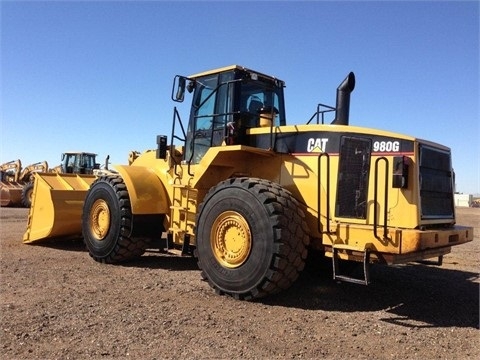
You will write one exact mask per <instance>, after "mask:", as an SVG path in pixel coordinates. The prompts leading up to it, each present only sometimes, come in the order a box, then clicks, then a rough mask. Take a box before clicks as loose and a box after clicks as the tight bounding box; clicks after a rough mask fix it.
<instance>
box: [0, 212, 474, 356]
mask: <svg viewBox="0 0 480 360" xmlns="http://www.w3.org/2000/svg"><path fill="white" fill-rule="evenodd" d="M27 215H28V210H27V209H10V208H2V209H1V210H0V225H1V239H0V246H1V247H0V250H1V259H0V275H1V278H0V281H1V283H0V311H1V328H0V336H1V337H0V358H1V359H85V358H93V359H100V358H101V359H113V358H115V359H117V358H121V359H128V358H131V359H180V358H182V359H238V358H245V359H283V358H287V359H318V358H327V359H329V358H332V359H333V358H335V359H338V358H359V359H470V358H471V359H474V358H476V359H478V358H480V332H479V283H480V279H479V268H480V267H479V264H480V209H473V208H471V209H469V208H458V209H457V215H458V223H459V224H463V225H473V226H475V239H474V241H473V242H470V243H468V244H464V245H461V246H458V247H454V248H453V251H452V253H451V254H449V255H447V256H445V258H444V260H443V266H441V267H438V266H433V265H421V264H407V265H404V266H396V267H384V266H374V267H372V273H371V277H372V281H373V284H372V285H370V286H368V287H365V286H362V285H355V284H348V283H337V282H334V281H333V280H332V279H331V277H332V270H331V264H330V262H328V261H319V260H318V259H317V260H315V261H312V262H310V263H309V264H308V265H307V267H306V269H305V271H304V272H303V273H302V275H301V277H300V278H299V280H298V281H297V282H296V283H295V284H294V286H293V287H292V288H290V289H289V290H288V291H285V292H283V293H281V294H278V295H276V296H273V297H270V298H267V299H265V300H262V301H256V302H242V301H236V300H233V299H231V298H229V297H226V296H220V295H216V294H215V293H214V292H213V290H212V289H211V288H210V287H209V286H208V284H207V283H206V282H203V281H201V280H200V272H199V270H198V268H197V266H196V262H195V260H194V259H192V258H185V257H183V258H179V257H172V256H169V255H166V254H161V253H159V252H158V251H150V252H148V253H147V254H146V255H144V256H143V257H142V258H140V259H139V260H136V261H135V262H132V263H129V264H128V265H122V266H118V265H105V264H99V263H96V262H94V261H93V260H92V259H91V258H90V257H89V255H88V253H87V252H86V250H85V249H84V247H83V245H82V242H81V241H80V240H77V241H61V242H56V243H54V244H48V245H41V246H40V245H25V244H22V235H23V233H24V231H25V227H26V219H27Z"/></svg>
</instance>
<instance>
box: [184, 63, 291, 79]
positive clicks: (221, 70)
mask: <svg viewBox="0 0 480 360" xmlns="http://www.w3.org/2000/svg"><path fill="white" fill-rule="evenodd" d="M231 70H241V71H245V72H250V73H254V74H258V75H261V76H263V77H266V78H269V79H272V80H280V79H277V78H276V77H274V76H270V75H267V74H264V73H261V72H259V71H255V70H252V69H249V68H246V67H244V66H240V65H229V66H225V67H221V68H217V69H212V70H207V71H203V72H201V73H197V74H194V75H190V76H189V78H190V79H196V78H199V77H201V76H206V75H212V74H220V73H224V72H227V71H231ZM282 82H283V81H282Z"/></svg>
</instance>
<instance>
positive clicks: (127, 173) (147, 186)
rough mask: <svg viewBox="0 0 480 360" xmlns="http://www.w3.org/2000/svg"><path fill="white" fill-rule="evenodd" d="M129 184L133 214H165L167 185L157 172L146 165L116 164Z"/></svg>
mask: <svg viewBox="0 0 480 360" xmlns="http://www.w3.org/2000/svg"><path fill="white" fill-rule="evenodd" d="M115 169H116V170H117V171H118V172H119V174H120V175H121V176H122V178H123V181H124V182H125V184H126V185H127V189H128V193H129V196H130V204H131V206H132V214H165V213H167V212H168V202H167V194H166V191H165V187H164V186H163V184H162V182H161V181H160V179H159V178H158V176H157V175H156V174H155V172H154V171H153V170H152V169H151V168H148V167H145V166H118V165H117V166H115Z"/></svg>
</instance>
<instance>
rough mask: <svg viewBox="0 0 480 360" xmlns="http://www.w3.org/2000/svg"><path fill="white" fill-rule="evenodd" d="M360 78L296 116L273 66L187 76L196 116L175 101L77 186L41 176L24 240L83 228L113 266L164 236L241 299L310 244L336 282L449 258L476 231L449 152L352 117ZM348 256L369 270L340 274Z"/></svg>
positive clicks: (273, 289) (283, 283)
mask: <svg viewBox="0 0 480 360" xmlns="http://www.w3.org/2000/svg"><path fill="white" fill-rule="evenodd" d="M354 87H355V77H354V74H353V73H350V74H349V75H348V76H347V77H346V79H345V80H344V81H343V82H342V83H341V84H340V86H339V87H338V89H337V103H336V106H335V107H329V106H325V105H322V104H319V105H318V106H317V112H316V113H315V114H314V115H313V116H312V118H311V119H310V120H309V121H308V122H307V123H306V124H305V125H290V126H289V125H287V124H286V119H285V106H284V96H283V89H284V82H283V81H281V80H279V79H277V78H275V77H272V76H268V75H265V74H262V73H260V72H257V71H253V70H250V69H247V68H244V67H240V66H229V67H225V68H220V69H217V70H212V71H207V72H203V73H199V74H196V75H193V76H189V77H184V76H178V75H177V76H176V77H175V80H174V85H173V88H172V99H173V100H174V101H179V102H180V101H183V100H184V97H185V95H186V91H188V92H189V93H191V94H192V105H191V112H190V117H189V120H188V125H187V126H184V124H183V122H182V121H181V118H180V115H179V112H178V110H177V108H176V107H175V108H174V115H173V124H172V133H171V137H170V142H169V141H168V139H167V136H157V148H156V149H154V150H149V151H146V152H144V153H142V154H141V155H139V156H138V157H136V158H135V159H133V161H132V162H131V164H130V165H124V166H115V169H116V170H117V171H118V174H117V175H111V176H103V177H100V178H98V179H95V180H94V179H91V178H87V179H85V178H84V177H78V178H77V179H76V181H78V182H80V181H85V180H86V181H85V184H83V185H82V187H80V186H79V184H76V185H75V186H72V188H75V189H77V190H67V189H66V188H65V187H61V186H60V184H57V182H61V181H64V180H65V181H67V180H68V181H71V178H66V179H64V178H60V179H56V180H54V181H53V180H51V179H41V178H39V179H38V180H41V181H38V182H39V183H42V182H43V180H45V182H49V184H48V186H38V189H37V191H36V192H35V191H34V197H33V205H32V211H35V208H37V203H38V207H39V211H38V213H37V214H36V215H33V217H32V214H33V213H32V212H31V216H30V219H29V225H28V229H27V232H26V233H25V236H24V241H25V242H33V241H38V240H42V239H45V238H50V237H53V236H66V235H74V234H80V233H82V236H83V238H84V242H85V244H86V246H87V248H88V251H89V253H90V255H91V257H93V259H95V260H96V261H99V262H107V263H115V262H121V261H125V260H128V259H131V258H133V257H137V256H139V255H141V254H142V253H143V252H144V251H145V250H146V249H147V248H148V247H149V246H150V242H151V241H152V239H159V238H161V237H162V234H163V235H166V236H165V237H164V238H163V239H162V241H163V242H162V244H163V248H164V249H168V250H170V251H176V252H178V253H181V254H192V255H194V256H196V257H197V259H198V266H199V267H200V269H201V273H202V276H203V278H205V279H206V280H208V282H209V284H210V285H211V286H212V287H213V288H214V289H215V290H216V291H217V292H218V293H220V294H228V295H230V296H233V297H234V298H237V299H253V298H259V297H263V296H266V295H269V294H273V293H277V292H278V291H280V290H282V289H286V288H288V287H289V286H290V285H291V284H292V283H293V282H294V281H295V280H296V278H297V277H298V275H299V272H300V271H301V270H302V269H303V267H304V264H305V260H306V258H307V253H308V251H309V250H312V249H316V250H321V251H323V252H324V253H325V255H326V256H327V257H331V258H332V266H333V274H334V278H335V279H339V280H345V281H351V282H358V283H364V284H368V283H369V281H370V279H369V272H368V268H369V265H370V264H371V263H382V264H398V263H405V262H410V261H417V260H424V259H428V258H439V259H441V258H442V256H443V255H445V254H447V253H449V252H450V251H451V248H452V246H455V245H459V244H462V243H466V242H468V241H471V240H472V239H473V228H471V227H464V226H458V225H456V224H455V208H454V199H453V171H452V165H451V154H450V149H449V148H447V147H445V146H442V145H439V144H436V143H433V142H430V141H425V140H421V139H417V138H415V137H411V136H406V135H401V134H397V133H393V132H388V131H383V130H375V129H367V128H361V127H356V126H349V124H348V123H349V103H350V93H351V92H352V90H353V89H354ZM330 111H332V112H335V118H334V120H333V122H332V123H330V124H325V115H326V114H327V113H328V112H330ZM332 115H333V113H332ZM42 176H43V175H42ZM37 185H39V184H36V187H37ZM40 185H42V184H40ZM43 185H45V184H43ZM46 202H48V203H50V205H49V206H51V208H52V210H51V212H48V211H47V215H48V216H47V217H53V219H46V218H42V213H41V209H40V207H43V208H45V207H46ZM55 209H60V210H62V211H55ZM35 216H38V218H39V219H40V221H39V223H38V225H34V223H33V222H34V221H35ZM45 225H46V226H45ZM42 227H43V228H42ZM38 230H54V231H50V232H49V233H48V231H44V232H43V233H42V231H38ZM47 233H48V234H47ZM45 234H47V235H45ZM340 260H342V261H345V260H351V261H357V262H360V263H361V264H363V269H364V271H363V275H362V276H361V277H356V278H353V277H350V276H349V275H348V274H345V273H344V272H342V273H340V272H339V267H338V264H339V262H340Z"/></svg>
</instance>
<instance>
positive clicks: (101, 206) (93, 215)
mask: <svg viewBox="0 0 480 360" xmlns="http://www.w3.org/2000/svg"><path fill="white" fill-rule="evenodd" d="M109 228H110V209H109V208H108V204H107V203H106V202H105V201H104V200H102V199H98V200H96V201H95V202H94V203H93V206H92V210H91V211H90V229H91V230H92V234H93V236H94V237H95V238H96V239H97V240H103V239H104V238H105V236H106V235H107V233H108V229H109Z"/></svg>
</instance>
